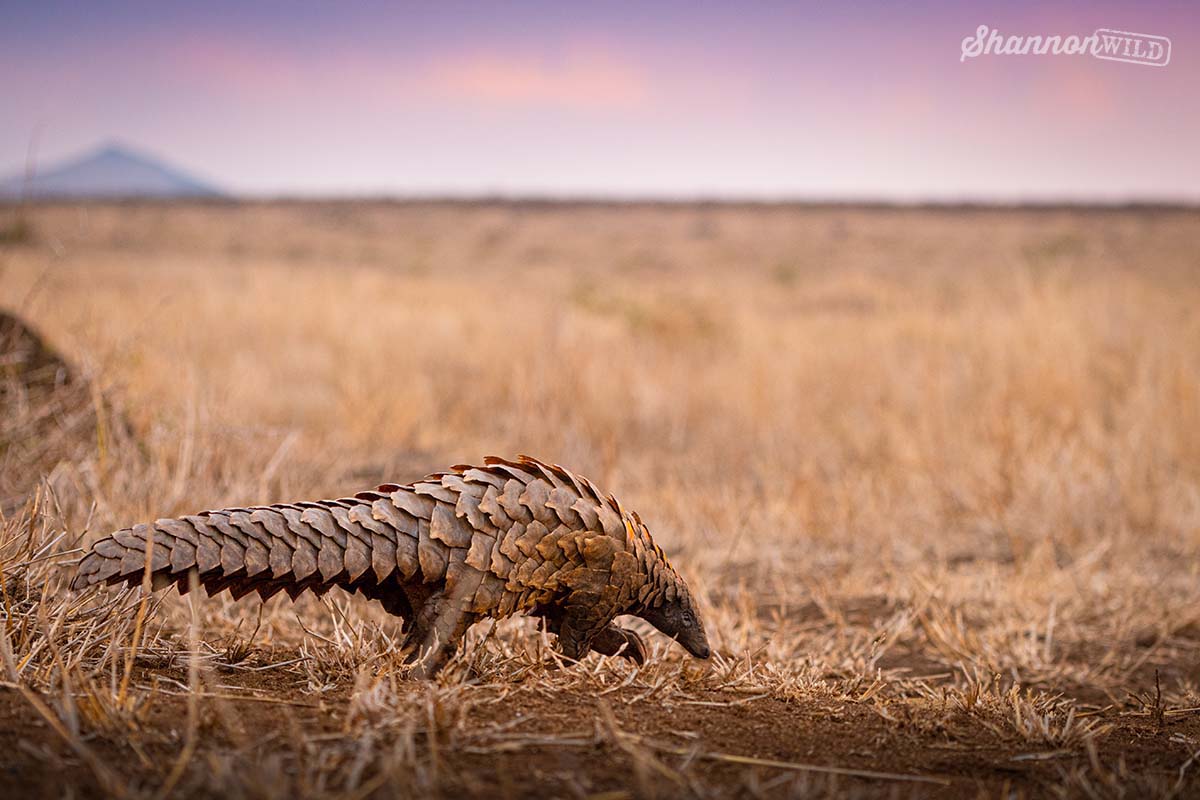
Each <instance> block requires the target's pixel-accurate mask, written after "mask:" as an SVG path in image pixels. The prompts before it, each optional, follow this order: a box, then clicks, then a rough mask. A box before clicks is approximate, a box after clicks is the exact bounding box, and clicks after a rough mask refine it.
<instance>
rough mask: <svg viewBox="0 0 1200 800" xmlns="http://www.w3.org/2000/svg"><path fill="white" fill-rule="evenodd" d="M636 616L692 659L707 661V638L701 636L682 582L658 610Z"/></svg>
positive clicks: (701, 627)
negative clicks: (656, 629)
mask: <svg viewBox="0 0 1200 800" xmlns="http://www.w3.org/2000/svg"><path fill="white" fill-rule="evenodd" d="M638 616H639V617H641V618H642V619H644V620H646V621H647V622H649V623H650V624H651V625H653V626H654V627H656V628H658V629H659V630H660V631H662V632H663V633H665V634H666V635H667V636H670V637H671V638H672V639H674V640H675V641H677V642H679V643H680V644H681V645H683V647H684V649H685V650H687V651H688V652H689V653H691V654H692V655H694V656H695V657H696V658H708V655H709V648H708V636H707V635H706V634H705V633H704V623H703V622H701V620H700V614H699V613H698V612H697V611H696V605H695V603H694V602H692V596H691V594H690V593H689V592H688V590H687V585H686V584H684V582H683V581H682V580H679V581H678V586H677V589H676V592H675V599H673V600H666V599H664V600H663V601H662V603H661V605H658V606H650V605H647V606H645V607H643V608H642V609H641V611H639V612H638Z"/></svg>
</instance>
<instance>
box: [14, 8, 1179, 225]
mask: <svg viewBox="0 0 1200 800" xmlns="http://www.w3.org/2000/svg"><path fill="white" fill-rule="evenodd" d="M4 18H5V24H4V31H3V34H2V35H3V45H4V46H3V50H2V52H0V70H2V71H3V74H4V75H5V76H6V77H7V80H6V81H5V83H6V86H7V89H6V99H5V103H4V108H3V109H2V110H0V123H2V124H0V166H5V167H8V170H7V171H10V172H13V173H21V172H23V170H24V168H25V164H26V159H27V157H28V158H29V159H30V160H31V161H32V162H33V163H35V164H36V165H37V166H38V167H39V168H45V167H48V166H51V165H54V164H56V163H59V162H60V161H61V160H62V159H65V158H70V157H74V156H78V155H83V154H88V153H91V152H95V151H96V150H97V149H100V148H102V147H104V146H105V145H108V144H112V143H115V144H117V145H118V146H119V147H121V148H128V149H130V150H131V151H132V153H133V154H142V153H146V154H150V155H153V156H156V157H159V158H162V159H165V160H166V161H167V163H169V164H172V165H175V166H177V167H179V168H181V169H185V170H187V171H189V172H191V173H193V174H194V175H196V176H200V177H201V178H203V179H204V180H205V181H206V182H207V183H208V185H210V186H211V187H213V188H215V189H217V190H219V191H222V192H224V193H228V194H233V195H238V196H253V197H264V196H277V195H288V196H294V195H299V196H331V195H334V196H362V195H387V196H428V195H437V196H445V195H453V196H464V195H465V196H480V195H493V194H499V195H538V196H550V197H562V196H568V197H580V196H585V197H597V196H599V197H617V198H621V197H656V198H681V199H689V198H690V199H694V198H696V197H710V198H745V199H809V200H811V199H834V200H847V199H859V200H864V199H865V200H881V199H888V200H951V201H957V200H984V201H994V200H1001V199H1003V200H1017V201H1029V200H1035V199H1043V200H1044V199H1054V200H1084V201H1095V200H1131V199H1141V200H1147V199H1149V200H1164V199H1171V200H1188V199H1190V200H1195V199H1196V193H1197V189H1196V187H1197V186H1198V185H1200V166H1198V165H1197V159H1196V158H1194V157H1191V156H1193V155H1194V143H1195V141H1196V140H1197V138H1198V136H1200V109H1198V108H1197V101H1196V96H1195V82H1196V75H1197V74H1198V72H1200V65H1198V64H1197V62H1196V47H1195V45H1196V42H1197V38H1200V10H1197V9H1196V7H1195V5H1194V4H1192V3H1185V2H1176V3H1170V2H1149V3H1137V4H1129V3H1125V4H1120V3H1104V2H1100V3H1074V4H1067V3H1040V2H1039V3H1033V2H1017V3H953V2H919V3H906V4H903V5H896V4H894V3H884V2H867V3H856V4H854V5H853V6H850V7H845V8H831V7H829V6H828V5H825V4H813V3H784V2H765V3H755V4H753V6H752V7H749V8H747V7H742V6H734V5H730V4H728V3H712V2H699V3H683V2H671V1H670V0H668V1H667V2H657V3H635V2H614V3H604V4H600V5H580V4H573V3H572V4H564V3H553V2H520V3H515V4H502V5H496V4H480V3H458V2H448V3H439V4H437V7H436V8H429V7H428V6H427V5H425V4H412V3H370V2H366V3H352V4H346V5H339V6H334V5H330V4H328V3H319V2H304V1H302V2H294V3H293V2H288V3H284V2H263V3H236V2H215V3H209V4H204V5H203V6H196V5H194V4H188V3H172V2H166V3H148V2H126V1H124V0H117V2H112V3H105V4H103V5H102V6H99V5H98V6H90V7H84V8H80V7H79V6H78V4H74V3H58V2H54V1H53V0H51V2H45V3H36V4H32V3H14V2H9V3H5V8H4ZM979 25H988V26H990V27H991V28H994V29H998V30H1000V31H1001V32H1003V33H1004V34H1005V35H1006V36H1007V35H1022V36H1032V35H1042V36H1050V35H1056V34H1057V35H1062V36H1067V35H1071V34H1075V35H1079V36H1086V35H1089V34H1091V33H1092V32H1093V31H1094V30H1095V29H1097V28H1109V29H1115V30H1121V31H1135V32H1139V33H1148V34H1154V35H1159V36H1166V37H1168V38H1170V39H1172V41H1173V42H1174V49H1173V52H1172V56H1171V62H1170V64H1169V66H1167V67H1165V68H1147V67H1141V68H1139V67H1138V66H1137V65H1132V64H1126V63H1120V62H1114V61H1101V60H1099V59H1096V58H1094V57H1091V56H1080V55H1076V56H1066V55H1059V56H1042V57H1037V56H982V57H978V58H975V59H970V60H967V61H966V62H965V63H964V62H961V61H960V56H961V42H962V40H963V39H964V38H966V37H969V36H972V35H973V34H974V33H975V31H976V29H977V27H978V26H979Z"/></svg>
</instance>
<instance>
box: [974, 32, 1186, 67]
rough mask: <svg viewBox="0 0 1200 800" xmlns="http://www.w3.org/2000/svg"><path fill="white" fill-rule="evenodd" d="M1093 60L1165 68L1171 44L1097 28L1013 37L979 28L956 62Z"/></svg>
mask: <svg viewBox="0 0 1200 800" xmlns="http://www.w3.org/2000/svg"><path fill="white" fill-rule="evenodd" d="M1047 55H1054V56H1094V57H1095V58H1103V59H1105V60H1106V61H1124V62H1127V63H1129V64H1145V65H1147V66H1151V67H1165V66H1166V65H1167V64H1169V63H1171V40H1170V39H1168V38H1167V37H1166V36H1153V35H1151V34H1148V33H1132V32H1130V31H1114V30H1111V29H1109V28H1097V29H1096V32H1095V33H1093V34H1091V35H1089V36H1076V35H1074V34H1072V35H1070V36H1059V35H1053V36H1015V35H1008V36H1006V35H1005V34H1003V33H1001V32H1000V31H998V30H996V29H995V28H990V27H988V26H987V25H980V26H979V27H978V28H976V29H975V35H974V36H968V37H966V38H965V39H963V40H962V56H961V57H960V58H959V61H960V62H962V61H966V60H967V59H968V58H976V57H978V56H1047Z"/></svg>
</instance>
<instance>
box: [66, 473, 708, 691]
mask: <svg viewBox="0 0 1200 800" xmlns="http://www.w3.org/2000/svg"><path fill="white" fill-rule="evenodd" d="M147 562H149V564H147ZM147 568H149V569H150V572H151V581H152V585H153V587H154V588H155V589H159V588H163V587H166V586H169V585H171V584H176V585H177V586H178V588H179V591H180V593H181V594H182V593H185V592H187V590H188V588H189V587H190V586H191V585H192V584H191V575H193V574H194V575H195V576H196V577H197V579H198V582H199V584H200V585H201V586H203V587H204V588H205V589H206V590H207V592H208V594H209V595H213V594H216V593H217V592H220V591H222V590H226V589H227V590H229V592H230V593H231V594H232V595H233V596H234V597H235V598H240V597H243V596H245V595H247V594H249V593H250V592H258V594H259V595H260V596H261V597H262V598H263V599H264V600H265V599H267V598H269V597H271V596H272V595H274V594H276V593H277V592H280V591H284V592H287V593H288V595H289V596H291V598H292V599H293V600H295V599H296V598H297V597H298V596H299V595H300V593H301V592H303V591H305V590H306V589H311V590H312V591H313V592H315V593H317V594H318V595H320V594H324V593H325V592H326V591H328V590H329V588H330V587H333V586H339V587H341V588H342V589H345V590H347V591H351V592H354V591H357V592H361V593H362V594H363V595H365V596H366V597H368V598H371V599H373V600H378V601H379V602H380V603H381V604H382V605H383V607H384V609H385V610H387V611H388V612H389V613H391V614H395V615H397V616H400V617H402V618H403V619H404V623H405V636H404V640H403V645H402V652H404V653H405V654H406V658H407V660H408V661H409V663H413V664H414V665H415V666H414V675H416V676H417V677H431V676H433V675H434V674H436V673H437V672H438V670H440V669H441V668H442V667H443V666H444V665H445V664H446V662H447V661H449V660H450V658H452V657H453V655H454V653H455V652H456V650H457V649H458V646H459V644H460V643H461V641H462V639H463V636H464V635H465V634H466V631H467V628H469V627H470V626H471V625H472V624H473V623H475V622H476V621H478V620H480V619H483V618H487V617H491V618H497V619H498V618H502V617H507V616H510V615H513V614H518V613H527V614H530V615H532V616H536V617H540V618H542V621H543V625H544V626H545V627H546V629H547V630H549V631H550V632H551V633H553V634H556V635H557V637H558V641H557V649H558V651H559V652H560V653H561V654H562V656H563V657H564V658H565V659H567V660H571V661H573V660H577V659H580V658H582V657H583V656H584V655H586V654H587V653H588V651H589V650H595V651H596V652H598V653H602V654H605V655H621V656H623V657H625V658H628V659H631V660H633V661H635V662H637V663H639V664H641V663H643V662H644V660H645V645H644V644H643V642H642V640H641V639H640V637H639V636H638V635H637V634H636V633H634V632H633V631H630V630H627V629H625V628H621V627H619V626H617V625H616V624H614V622H613V620H614V618H615V617H617V616H618V615H621V614H633V615H636V616H638V617H641V618H642V619H644V620H646V621H647V622H649V623H650V624H651V625H653V626H654V627H655V628H657V629H658V630H659V631H661V632H663V633H664V634H666V635H667V636H670V637H672V638H674V639H675V640H676V641H678V642H679V643H680V644H681V645H683V647H684V648H686V649H687V651H688V652H689V653H691V654H692V655H694V656H697V657H699V658H707V657H708V655H709V647H708V639H707V637H706V635H705V632H704V625H703V623H702V622H701V620H700V616H699V614H698V613H697V610H696V605H695V603H694V602H693V600H692V596H691V593H690V592H689V591H688V587H687V584H686V583H684V581H683V579H682V578H681V577H680V576H679V574H678V573H677V572H676V571H675V569H674V568H673V567H672V566H671V564H670V563H669V562H668V561H667V558H666V556H665V555H663V552H662V550H661V549H660V548H659V547H658V545H656V544H655V543H654V540H653V539H652V538H651V537H650V532H649V531H648V530H647V529H646V526H645V525H644V524H643V523H642V520H641V518H640V517H639V516H638V515H637V513H635V512H630V511H627V510H626V509H625V508H624V507H623V506H622V505H621V503H620V502H619V501H618V500H617V499H616V498H615V497H613V496H612V495H611V494H606V493H604V492H601V491H600V490H599V489H597V488H596V486H595V485H594V484H593V483H592V482H591V481H589V480H587V479H586V478H583V477H581V476H578V475H575V474H574V473H572V472H570V471H568V470H567V469H564V468H563V467H561V466H558V465H557V464H546V463H543V462H541V461H538V460H537V459H534V458H530V457H528V456H520V457H518V458H517V460H516V461H511V460H507V459H503V458H496V457H489V458H486V459H484V465H483V466H467V465H462V466H456V467H452V468H451V469H450V471H448V472H438V473H434V474H432V475H429V476H427V477H425V478H422V479H421V480H419V481H415V482H414V483H410V484H405V485H398V484H384V485H382V486H380V487H379V488H377V489H375V490H374V491H368V492H360V493H359V494H356V495H354V496H353V497H347V498H342V499H339V500H321V501H317V502H302V503H290V504H276V505H270V506H254V507H250V508H227V509H222V510H219V511H204V512H201V513H199V514H195V515H190V516H183V517H180V518H178V519H160V520H158V521H157V522H155V523H153V524H141V525H135V526H133V527H132V528H125V529H123V530H119V531H117V532H116V533H113V534H111V535H110V536H107V537H105V538H103V539H101V540H99V541H97V542H96V543H95V545H93V547H92V549H91V551H90V552H89V553H88V554H87V555H86V556H84V558H83V559H82V560H81V561H80V563H79V567H78V572H77V574H76V576H75V579H74V581H73V583H72V586H73V588H77V589H79V588H83V587H87V586H92V585H95V584H100V583H109V584H113V583H120V582H126V583H129V584H131V585H132V584H137V583H140V582H141V581H142V580H143V578H144V574H145V571H146V569H147Z"/></svg>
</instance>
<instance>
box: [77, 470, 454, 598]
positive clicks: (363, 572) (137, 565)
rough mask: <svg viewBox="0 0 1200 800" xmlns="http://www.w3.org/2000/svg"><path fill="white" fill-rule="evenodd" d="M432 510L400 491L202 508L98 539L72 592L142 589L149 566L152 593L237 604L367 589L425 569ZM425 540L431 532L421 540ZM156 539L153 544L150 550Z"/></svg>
mask: <svg viewBox="0 0 1200 800" xmlns="http://www.w3.org/2000/svg"><path fill="white" fill-rule="evenodd" d="M431 505H432V503H431V501H430V500H429V499H428V498H425V497H420V496H417V495H414V494H412V493H411V492H409V491H404V490H401V487H397V486H381V487H380V489H379V491H376V492H364V493H362V494H359V495H356V496H355V497H353V498H348V499H344V500H323V501H320V502H315V503H296V504H293V505H273V506H259V507H254V508H233V509H224V510H221V511H205V512H202V513H200V514H195V515H190V516H184V517H180V518H178V519H160V520H158V521H157V522H155V523H154V524H152V525H146V524H143V525H135V526H133V527H132V528H125V529H123V530H119V531H117V532H116V533H113V534H111V535H110V536H106V537H105V538H103V539H101V540H99V541H98V542H96V544H95V545H94V546H93V547H92V550H91V552H89V553H88V554H87V555H86V556H84V557H83V559H82V560H81V561H80V563H79V568H78V572H77V574H76V576H75V579H74V581H73V582H72V584H71V586H72V588H74V589H82V588H85V587H87V586H93V585H95V584H100V583H109V584H113V583H121V582H126V583H129V584H130V585H136V584H139V583H141V582H142V580H143V578H144V575H145V572H146V568H147V563H149V568H150V574H151V580H152V584H153V587H154V588H155V589H160V588H163V587H166V586H169V585H171V584H172V583H174V584H177V585H178V587H179V591H180V593H181V594H182V593H185V592H187V591H188V590H189V588H190V587H191V583H190V577H189V576H190V575H191V574H193V573H194V574H195V575H196V577H197V578H198V580H199V584H200V585H201V586H203V587H204V588H205V590H206V591H207V592H208V594H209V595H213V594H216V593H217V592H220V591H223V590H226V589H228V590H229V592H230V593H231V594H232V595H233V596H234V597H235V598H239V597H243V596H245V595H247V594H249V593H251V592H258V593H259V595H261V596H262V598H263V599H264V600H265V599H266V598H268V597H271V596H272V595H274V594H276V593H277V592H280V591H285V592H287V593H288V595H290V596H291V597H292V599H295V598H296V597H297V596H299V595H300V593H301V592H303V591H305V590H307V589H311V590H313V591H314V592H316V593H317V594H324V593H325V592H326V591H328V590H329V588H330V587H332V586H343V587H345V588H351V589H353V588H363V589H364V593H369V592H366V591H365V590H366V589H367V588H369V587H373V586H377V585H380V584H383V583H384V581H388V580H389V579H391V578H393V575H394V574H395V575H396V577H395V580H400V581H406V580H408V579H410V578H411V577H412V576H413V574H415V573H416V572H417V571H418V570H419V569H420V563H419V558H418V552H417V550H418V545H419V536H420V532H421V528H422V527H424V528H425V529H426V531H428V525H425V526H421V525H420V521H421V520H422V519H423V518H424V519H428V513H429V510H430V507H431ZM425 535H426V536H428V533H427V532H426V534H425ZM151 542H153V545H151Z"/></svg>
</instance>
